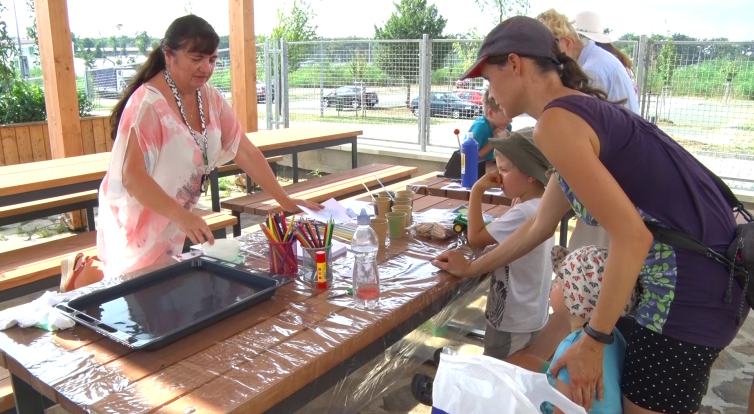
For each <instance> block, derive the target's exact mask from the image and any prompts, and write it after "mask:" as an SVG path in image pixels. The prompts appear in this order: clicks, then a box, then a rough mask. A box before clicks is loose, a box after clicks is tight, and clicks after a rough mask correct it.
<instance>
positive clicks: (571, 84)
mask: <svg viewBox="0 0 754 414" xmlns="http://www.w3.org/2000/svg"><path fill="white" fill-rule="evenodd" d="M553 52H554V53H555V56H556V57H557V58H558V62H555V61H553V60H552V59H550V58H549V57H541V56H527V55H524V54H521V55H519V56H520V57H522V58H527V59H531V60H532V61H534V64H535V65H537V68H539V70H541V71H542V72H556V73H557V74H558V75H559V76H560V81H561V82H562V83H563V86H565V87H567V88H570V89H574V90H577V91H579V92H581V93H584V94H587V95H589V96H593V97H595V98H597V99H601V100H603V101H606V100H607V92H605V91H603V90H602V89H600V88H595V87H594V86H591V85H590V82H591V81H590V79H589V76H588V75H587V74H586V73H585V72H584V70H583V69H581V66H580V65H579V63H578V62H576V61H575V60H573V59H571V58H570V57H568V55H566V54H565V53H563V52H561V51H560V48H559V47H558V43H557V41H556V42H555V44H553ZM487 63H489V64H491V65H498V66H505V65H506V64H507V63H508V55H501V56H492V57H490V58H489V59H487Z"/></svg>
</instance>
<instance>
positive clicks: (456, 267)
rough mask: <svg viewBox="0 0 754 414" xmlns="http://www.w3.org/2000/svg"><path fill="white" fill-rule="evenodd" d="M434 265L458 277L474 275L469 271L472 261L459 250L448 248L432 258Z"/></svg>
mask: <svg viewBox="0 0 754 414" xmlns="http://www.w3.org/2000/svg"><path fill="white" fill-rule="evenodd" d="M432 265H433V266H435V267H439V268H440V269H442V270H444V271H446V272H448V273H450V274H452V275H453V276H458V277H471V276H474V275H472V274H469V273H468V270H469V266H471V261H470V260H468V259H466V256H464V255H463V253H461V252H459V251H458V250H448V251H446V252H443V253H442V254H441V255H439V256H437V259H435V260H432Z"/></svg>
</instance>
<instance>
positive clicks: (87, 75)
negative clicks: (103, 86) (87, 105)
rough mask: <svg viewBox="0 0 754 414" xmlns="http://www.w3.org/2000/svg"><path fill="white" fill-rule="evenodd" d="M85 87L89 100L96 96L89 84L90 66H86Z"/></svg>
mask: <svg viewBox="0 0 754 414" xmlns="http://www.w3.org/2000/svg"><path fill="white" fill-rule="evenodd" d="M84 88H85V90H86V97H87V98H89V100H93V99H94V97H93V96H92V86H91V85H90V84H89V69H88V68H84Z"/></svg>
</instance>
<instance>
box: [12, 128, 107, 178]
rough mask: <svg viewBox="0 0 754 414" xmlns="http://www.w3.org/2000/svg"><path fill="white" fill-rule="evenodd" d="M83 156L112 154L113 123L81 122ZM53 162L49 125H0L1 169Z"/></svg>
mask: <svg viewBox="0 0 754 414" xmlns="http://www.w3.org/2000/svg"><path fill="white" fill-rule="evenodd" d="M81 140H82V142H81V143H82V147H83V148H84V155H88V154H95V153H99V152H107V151H110V150H111V149H112V147H113V140H112V139H111V138H110V122H109V117H107V116H92V117H87V118H81ZM50 159H52V152H51V151H50V137H49V133H48V132H47V121H43V122H29V123H24V124H9V125H0V166H3V165H15V164H25V163H28V162H34V161H44V160H50Z"/></svg>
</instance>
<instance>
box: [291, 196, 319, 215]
mask: <svg viewBox="0 0 754 414" xmlns="http://www.w3.org/2000/svg"><path fill="white" fill-rule="evenodd" d="M298 206H302V207H306V208H308V209H309V210H314V211H319V210H322V209H323V208H324V207H323V206H322V205H321V204H319V203H315V202H312V201H307V200H302V199H300V198H290V197H288V198H286V199H285V200H283V201H282V202H281V203H280V207H282V208H283V210H285V211H292V212H297V211H299V208H298Z"/></svg>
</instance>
